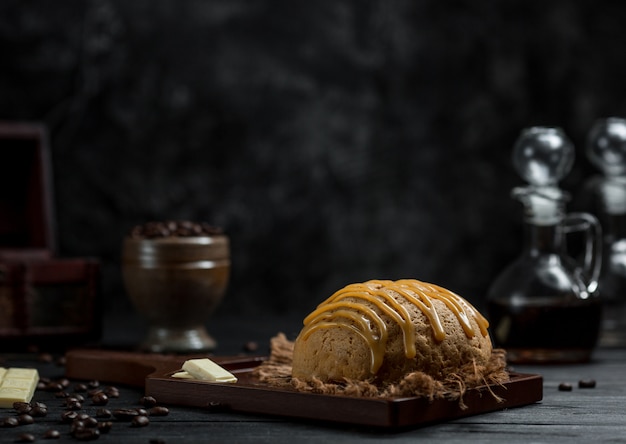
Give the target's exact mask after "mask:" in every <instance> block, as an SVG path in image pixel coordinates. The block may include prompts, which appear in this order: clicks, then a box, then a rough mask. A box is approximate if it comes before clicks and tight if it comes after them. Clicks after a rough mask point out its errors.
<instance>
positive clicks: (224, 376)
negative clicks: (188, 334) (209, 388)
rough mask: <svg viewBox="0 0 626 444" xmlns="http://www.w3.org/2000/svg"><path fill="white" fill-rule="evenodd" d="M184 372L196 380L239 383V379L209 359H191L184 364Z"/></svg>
mask: <svg viewBox="0 0 626 444" xmlns="http://www.w3.org/2000/svg"><path fill="white" fill-rule="evenodd" d="M183 370H184V371H186V372H187V373H189V374H190V375H191V376H193V378H194V379H200V380H202V381H212V382H237V377H236V376H235V375H233V374H232V373H230V372H229V371H228V370H226V369H225V368H224V367H221V366H219V365H218V364H216V363H215V362H213V361H211V360H210V359H208V358H201V359H190V360H188V361H185V363H184V364H183Z"/></svg>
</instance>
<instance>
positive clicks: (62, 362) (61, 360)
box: [56, 356, 66, 367]
mask: <svg viewBox="0 0 626 444" xmlns="http://www.w3.org/2000/svg"><path fill="white" fill-rule="evenodd" d="M56 364H57V365H58V366H59V367H65V364H66V359H65V356H60V357H59V358H58V359H57V361H56Z"/></svg>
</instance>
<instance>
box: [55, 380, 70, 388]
mask: <svg viewBox="0 0 626 444" xmlns="http://www.w3.org/2000/svg"><path fill="white" fill-rule="evenodd" d="M57 382H58V383H59V384H61V387H63V388H68V387H69V386H70V380H69V379H67V378H61V379H59V380H58V381H57Z"/></svg>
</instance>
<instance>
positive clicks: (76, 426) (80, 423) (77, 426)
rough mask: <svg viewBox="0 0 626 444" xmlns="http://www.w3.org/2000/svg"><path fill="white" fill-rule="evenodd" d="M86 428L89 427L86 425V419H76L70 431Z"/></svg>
mask: <svg viewBox="0 0 626 444" xmlns="http://www.w3.org/2000/svg"><path fill="white" fill-rule="evenodd" d="M86 428H87V427H85V421H83V420H81V419H75V420H74V421H72V426H71V427H70V433H72V434H74V433H76V431H77V430H83V429H86Z"/></svg>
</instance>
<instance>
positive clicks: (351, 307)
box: [292, 279, 492, 383]
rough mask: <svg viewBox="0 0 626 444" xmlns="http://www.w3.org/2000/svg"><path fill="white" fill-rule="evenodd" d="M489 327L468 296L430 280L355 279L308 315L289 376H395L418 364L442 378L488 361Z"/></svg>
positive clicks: (377, 378) (392, 378)
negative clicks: (464, 367)
mask: <svg viewBox="0 0 626 444" xmlns="http://www.w3.org/2000/svg"><path fill="white" fill-rule="evenodd" d="M381 322H382V323H381ZM487 326H488V323H487V321H486V320H485V318H484V317H483V316H482V315H481V314H480V313H479V312H478V311H477V310H476V309H475V308H474V307H473V306H472V305H471V304H470V303H469V302H467V301H466V300H465V299H463V298H461V297H460V296H458V295H456V294H454V293H452V292H450V291H449V290H446V289H444V288H442V287H438V286H436V285H433V284H428V283H425V282H421V281H418V280H412V279H407V280H400V281H379V280H372V281H368V282H365V283H362V284H352V285H349V286H347V287H345V288H343V289H342V290H340V291H338V292H337V293H335V294H334V295H333V296H331V297H330V298H329V299H328V300H326V301H325V302H323V303H322V304H320V305H319V306H318V308H317V309H316V310H315V311H314V312H313V313H311V315H309V316H308V317H307V318H306V319H305V325H304V327H303V329H302V331H301V332H300V334H299V335H298V337H297V338H296V340H295V342H294V349H293V363H292V377H294V378H297V379H301V380H305V381H307V380H308V381H310V380H314V379H318V380H321V381H324V382H329V381H344V380H360V381H365V380H367V381H373V382H375V383H393V382H397V381H399V380H401V379H402V378H404V377H405V376H406V375H407V374H409V373H411V372H415V371H419V372H423V373H425V374H427V375H429V376H431V377H433V378H435V379H439V380H442V379H445V378H446V377H447V376H448V375H450V374H454V373H455V372H458V371H459V370H460V368H461V367H462V366H464V365H466V364H467V363H472V362H473V363H474V364H475V365H477V366H485V365H487V363H488V362H489V360H490V358H491V353H492V343H491V339H490V337H489V333H488V331H487Z"/></svg>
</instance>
